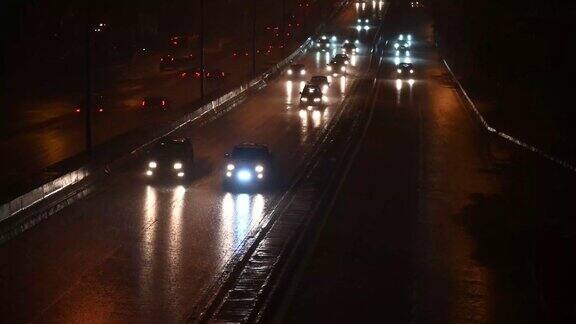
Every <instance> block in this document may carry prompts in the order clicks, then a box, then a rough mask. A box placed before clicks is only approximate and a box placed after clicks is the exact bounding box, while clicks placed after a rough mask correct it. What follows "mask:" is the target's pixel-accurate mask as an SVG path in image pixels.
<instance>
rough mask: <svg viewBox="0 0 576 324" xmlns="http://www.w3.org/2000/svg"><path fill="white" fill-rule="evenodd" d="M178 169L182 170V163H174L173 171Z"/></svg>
mask: <svg viewBox="0 0 576 324" xmlns="http://www.w3.org/2000/svg"><path fill="white" fill-rule="evenodd" d="M180 169H182V163H180V162H176V163H174V170H180Z"/></svg>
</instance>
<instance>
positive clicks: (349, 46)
mask: <svg viewBox="0 0 576 324" xmlns="http://www.w3.org/2000/svg"><path fill="white" fill-rule="evenodd" d="M357 50H358V49H357V47H356V44H354V43H352V42H350V41H348V40H345V41H344V44H342V52H344V53H350V54H355V53H356V51H357Z"/></svg>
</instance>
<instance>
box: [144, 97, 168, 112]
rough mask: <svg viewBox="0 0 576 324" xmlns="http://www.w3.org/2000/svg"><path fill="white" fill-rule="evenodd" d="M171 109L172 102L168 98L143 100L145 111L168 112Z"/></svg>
mask: <svg viewBox="0 0 576 324" xmlns="http://www.w3.org/2000/svg"><path fill="white" fill-rule="evenodd" d="M169 107H170V102H169V101H168V99H167V98H166V97H160V96H149V97H145V98H144V99H142V108H143V109H145V110H152V109H158V110H166V109H168V108H169Z"/></svg>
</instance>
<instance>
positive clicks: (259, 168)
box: [254, 165, 264, 173]
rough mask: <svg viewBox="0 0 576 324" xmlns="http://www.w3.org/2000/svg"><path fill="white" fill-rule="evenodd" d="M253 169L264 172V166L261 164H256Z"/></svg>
mask: <svg viewBox="0 0 576 324" xmlns="http://www.w3.org/2000/svg"><path fill="white" fill-rule="evenodd" d="M254 170H255V171H256V172H258V173H261V172H264V167H263V166H261V165H257V166H256V167H255V168H254Z"/></svg>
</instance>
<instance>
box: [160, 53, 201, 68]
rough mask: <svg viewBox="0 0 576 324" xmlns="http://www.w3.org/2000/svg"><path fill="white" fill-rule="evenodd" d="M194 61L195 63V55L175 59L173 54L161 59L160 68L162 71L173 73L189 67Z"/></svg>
mask: <svg viewBox="0 0 576 324" xmlns="http://www.w3.org/2000/svg"><path fill="white" fill-rule="evenodd" d="M193 61H194V55H193V54H188V55H185V56H180V57H175V56H174V55H172V54H166V55H163V56H162V57H160V66H159V68H160V70H161V71H171V70H175V69H177V68H181V67H184V66H186V65H189V64H190V63H192V62H193Z"/></svg>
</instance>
